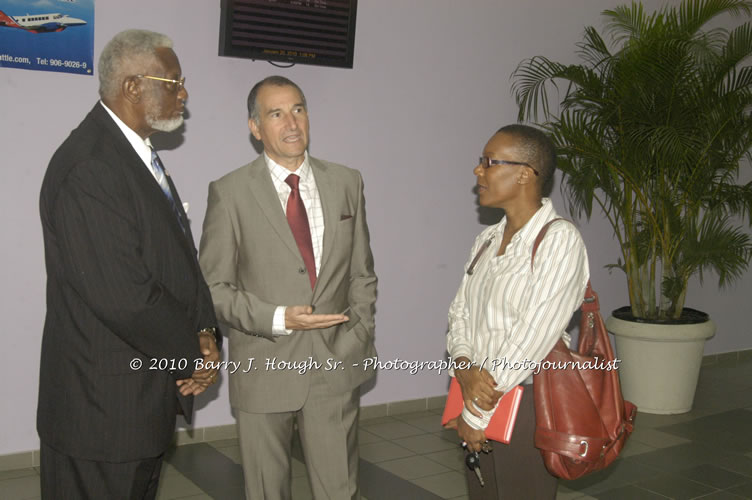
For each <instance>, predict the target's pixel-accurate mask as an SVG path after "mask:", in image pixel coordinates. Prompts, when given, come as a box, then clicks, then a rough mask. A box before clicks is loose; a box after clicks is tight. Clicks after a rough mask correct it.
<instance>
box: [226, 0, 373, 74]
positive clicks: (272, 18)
mask: <svg viewBox="0 0 752 500" xmlns="http://www.w3.org/2000/svg"><path fill="white" fill-rule="evenodd" d="M357 4H358V0H222V20H221V26H220V35H219V55H220V56H231V57H244V58H247V59H265V60H270V61H281V62H291V63H302V64H318V65H322V66H336V67H341V68H352V67H353V49H354V46H355V11H356V7H357Z"/></svg>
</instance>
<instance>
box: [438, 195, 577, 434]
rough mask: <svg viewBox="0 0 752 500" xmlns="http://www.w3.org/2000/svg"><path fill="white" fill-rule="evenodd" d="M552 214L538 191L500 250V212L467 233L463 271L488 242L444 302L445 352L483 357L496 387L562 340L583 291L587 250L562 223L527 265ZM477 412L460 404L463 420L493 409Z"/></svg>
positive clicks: (482, 423)
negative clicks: (529, 212) (494, 220)
mask: <svg viewBox="0 0 752 500" xmlns="http://www.w3.org/2000/svg"><path fill="white" fill-rule="evenodd" d="M557 217H558V215H557V214H556V211H555V210H554V208H553V206H552V204H551V201H550V200H549V199H548V198H543V204H542V206H541V208H540V209H538V211H537V212H536V213H535V215H533V217H532V218H531V219H530V220H529V221H528V222H527V223H526V224H525V225H524V226H523V227H522V228H521V229H520V230H519V231H517V233H516V234H515V235H514V236H513V237H512V240H511V241H510V242H509V244H508V245H507V247H506V249H505V251H504V255H500V256H498V255H497V253H498V251H499V245H500V244H501V240H502V236H503V234H504V228H505V227H506V222H507V221H506V217H504V218H503V219H502V220H501V222H499V223H498V224H496V225H494V226H490V227H488V228H487V229H486V230H484V231H483V232H482V233H481V234H480V235H479V236H478V237H477V238H476V240H475V244H474V245H473V248H472V251H471V253H470V260H468V263H467V265H466V266H465V271H467V268H468V267H469V265H470V262H471V261H472V260H473V258H474V257H475V255H476V254H477V253H478V251H479V249H480V248H481V247H482V246H483V243H484V242H486V241H487V240H489V239H491V244H490V245H489V246H488V248H487V249H486V250H485V251H484V252H483V253H482V254H481V256H480V258H479V259H478V260H477V262H476V265H475V268H474V270H473V274H471V275H469V274H467V272H465V274H464V276H463V278H462V283H461V284H460V288H459V290H458V291H457V295H456V297H455V298H454V301H452V304H451V306H450V308H449V333H448V334H447V351H448V352H449V354H450V356H451V357H452V359H457V358H458V357H461V356H464V357H467V358H468V359H470V360H471V361H473V362H474V363H476V365H481V364H482V363H483V367H484V368H485V369H487V370H488V371H489V372H490V373H491V375H492V376H493V377H494V380H495V381H496V384H497V385H496V389H497V390H499V391H502V392H507V391H508V390H510V389H511V388H513V387H514V386H516V385H518V384H520V383H522V382H524V381H526V379H528V377H530V376H531V375H532V373H533V371H534V368H535V366H534V364H533V363H538V362H540V361H542V360H543V359H544V358H545V357H546V356H547V355H548V353H549V352H550V351H551V349H552V348H553V346H554V344H555V343H556V341H557V340H558V339H559V338H564V341H565V342H566V343H567V344H568V343H569V340H570V338H569V334H567V332H566V331H565V328H566V327H567V325H568V324H569V321H570V319H571V317H572V314H573V313H574V312H575V311H576V310H577V309H578V308H579V306H580V305H581V304H582V300H583V298H584V295H585V288H586V286H587V282H588V279H589V277H590V272H589V268H588V258H587V251H586V250H585V245H584V243H583V241H582V238H581V237H580V233H579V232H578V231H577V229H576V228H575V227H574V225H572V224H570V223H569V222H566V221H559V222H555V223H553V224H552V225H551V226H550V227H549V229H548V232H547V233H546V236H545V238H543V241H542V242H541V244H540V246H539V247H538V251H537V253H536V255H535V262H534V264H535V265H534V268H533V269H532V270H531V267H530V261H531V257H532V251H533V244H534V242H535V238H536V237H537V236H538V233H539V232H540V229H541V228H542V227H543V226H544V225H545V223H546V222H548V221H550V220H552V219H555V218H557ZM484 360H485V363H484ZM526 361H527V363H525V362H526ZM494 365H495V366H494ZM525 366H527V367H526V368H525ZM528 390H532V388H528ZM478 411H479V412H480V413H481V414H482V415H483V418H478V417H476V416H474V415H472V414H471V413H470V412H469V411H468V410H467V409H464V410H463V412H462V417H463V419H464V420H465V421H466V422H467V423H468V424H469V425H470V426H471V427H473V428H475V429H485V428H486V427H487V426H488V422H489V420H490V419H491V415H492V414H493V411H484V410H481V409H479V408H478Z"/></svg>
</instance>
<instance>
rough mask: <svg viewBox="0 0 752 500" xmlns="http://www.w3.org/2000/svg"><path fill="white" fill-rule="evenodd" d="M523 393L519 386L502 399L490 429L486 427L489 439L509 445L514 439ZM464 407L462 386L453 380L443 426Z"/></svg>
mask: <svg viewBox="0 0 752 500" xmlns="http://www.w3.org/2000/svg"><path fill="white" fill-rule="evenodd" d="M522 391H523V388H522V386H521V385H518V386H515V387H514V389H511V390H510V391H509V392H507V393H506V394H504V395H503V396H502V397H501V401H499V406H497V407H496V411H495V412H494V414H493V415H492V416H491V421H490V422H489V423H488V427H486V437H487V438H488V439H493V440H494V441H499V442H501V443H504V444H509V440H510V439H512V431H513V430H514V422H515V421H516V420H517V411H518V410H519V409H520V401H522ZM464 406H465V403H464V401H463V400H462V390H461V389H460V384H459V382H457V379H456V378H452V383H451V384H450V385H449V395H448V396H447V402H446V406H445V407H444V414H443V415H442V416H441V425H446V423H447V422H449V421H450V420H452V419H453V418H455V417H457V416H459V414H460V413H462V409H463V408H464Z"/></svg>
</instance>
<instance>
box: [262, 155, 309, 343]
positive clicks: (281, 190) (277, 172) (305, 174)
mask: <svg viewBox="0 0 752 500" xmlns="http://www.w3.org/2000/svg"><path fill="white" fill-rule="evenodd" d="M264 160H266V166H267V167H269V173H270V174H271V176H272V183H274V188H275V189H276V190H277V196H279V202H280V203H281V204H282V210H283V211H284V212H285V215H287V199H288V198H289V197H290V192H291V191H292V188H291V187H290V186H289V185H288V184H287V183H286V182H285V179H287V177H288V176H289V175H290V174H296V175H298V176H299V177H300V181H299V183H298V189H299V191H300V198H301V199H302V200H303V206H304V207H305V209H306V215H307V216H308V227H309V228H310V230H311V243H312V244H313V260H314V261H315V263H316V276H318V274H319V270H320V269H321V253H322V251H323V248H324V211H323V209H322V208H321V198H320V197H319V190H318V188H317V187H316V179H315V177H314V176H313V171H312V170H311V165H310V163H309V162H308V152H307V151H306V153H305V158H304V159H303V163H301V165H300V166H299V167H298V169H297V170H295V172H291V171H290V170H288V169H286V168H285V167H283V166H282V165H280V164H278V163H277V162H275V161H274V160H272V159H271V158H269V156H268V155H267V154H266V152H264ZM286 310H287V307H286V306H278V307H277V308H276V309H275V310H274V318H273V319H272V334H273V335H289V334H291V333H292V330H288V329H287V328H285V311H286Z"/></svg>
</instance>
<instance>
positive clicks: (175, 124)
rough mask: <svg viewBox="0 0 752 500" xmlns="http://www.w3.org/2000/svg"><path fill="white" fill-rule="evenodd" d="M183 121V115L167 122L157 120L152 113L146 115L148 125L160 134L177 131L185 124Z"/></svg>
mask: <svg viewBox="0 0 752 500" xmlns="http://www.w3.org/2000/svg"><path fill="white" fill-rule="evenodd" d="M183 121H184V119H183V116H182V115H180V116H177V117H175V118H170V119H167V120H157V118H156V117H155V116H154V115H152V114H151V113H150V114H147V115H146V123H147V124H148V125H149V126H150V127H151V128H153V129H154V130H159V131H160V132H172V131H173V130H177V129H178V128H180V126H181V125H182V124H183Z"/></svg>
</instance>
